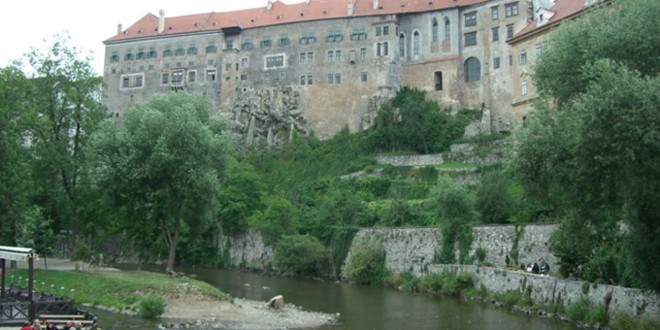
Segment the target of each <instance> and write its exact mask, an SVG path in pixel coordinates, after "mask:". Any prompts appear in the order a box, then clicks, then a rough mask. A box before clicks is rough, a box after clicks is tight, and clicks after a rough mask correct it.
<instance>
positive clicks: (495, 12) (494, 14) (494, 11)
mask: <svg viewBox="0 0 660 330" xmlns="http://www.w3.org/2000/svg"><path fill="white" fill-rule="evenodd" d="M490 17H491V18H492V19H493V21H497V20H498V19H500V9H499V8H498V7H497V6H495V7H490Z"/></svg>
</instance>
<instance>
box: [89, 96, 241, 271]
mask: <svg viewBox="0 0 660 330" xmlns="http://www.w3.org/2000/svg"><path fill="white" fill-rule="evenodd" d="M232 146H233V142H232V139H231V136H230V134H229V129H228V122H227V121H226V120H225V119H223V118H221V117H219V116H216V115H214V114H213V113H212V111H211V105H210V103H209V102H208V100H207V99H206V98H204V97H202V96H197V95H192V94H188V93H171V94H166V95H156V96H154V97H153V98H152V99H151V100H150V101H149V102H147V103H145V104H137V105H135V106H133V107H132V108H130V109H128V110H127V112H126V114H125V116H124V117H123V120H122V121H117V122H115V121H112V120H108V121H106V122H104V123H103V124H102V125H101V127H100V129H99V131H98V132H97V133H96V135H95V137H94V140H93V145H92V158H91V160H92V163H93V165H92V171H91V174H90V175H91V177H92V178H93V181H94V182H95V185H96V187H98V189H99V190H101V191H103V192H104V194H105V195H106V196H107V197H109V200H110V201H112V203H113V205H114V206H115V207H116V210H118V212H121V213H122V219H123V221H122V226H123V227H124V229H125V232H126V233H127V234H128V235H129V236H132V238H133V240H134V241H142V242H143V243H145V245H143V247H146V246H148V245H146V244H149V243H152V242H148V240H149V233H150V232H153V231H158V232H159V233H160V236H161V238H162V240H163V242H164V244H165V246H166V247H167V249H168V258H167V268H166V270H167V271H168V272H169V271H172V270H173V268H174V262H175V259H176V249H177V243H178V242H179V236H180V235H181V233H182V229H183V228H184V227H185V229H186V230H196V229H197V230H200V229H203V228H205V224H208V222H209V221H211V220H212V219H213V213H214V210H215V209H216V208H217V205H216V204H217V200H218V196H219V195H220V186H221V184H220V183H221V176H222V175H223V173H224V172H225V167H226V164H227V159H228V156H229V155H230V152H231V149H232Z"/></svg>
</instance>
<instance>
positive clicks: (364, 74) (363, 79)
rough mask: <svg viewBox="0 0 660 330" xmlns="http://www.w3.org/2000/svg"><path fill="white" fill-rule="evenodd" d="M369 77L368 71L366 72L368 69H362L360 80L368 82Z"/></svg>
mask: <svg viewBox="0 0 660 330" xmlns="http://www.w3.org/2000/svg"><path fill="white" fill-rule="evenodd" d="M367 78H368V76H367V72H366V71H362V72H360V81H361V82H367Z"/></svg>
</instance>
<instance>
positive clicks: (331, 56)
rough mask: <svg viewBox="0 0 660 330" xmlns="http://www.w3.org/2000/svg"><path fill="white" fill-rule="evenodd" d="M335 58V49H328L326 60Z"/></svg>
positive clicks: (330, 60)
mask: <svg viewBox="0 0 660 330" xmlns="http://www.w3.org/2000/svg"><path fill="white" fill-rule="evenodd" d="M334 60H335V51H334V50H329V51H328V58H327V61H328V62H333V61H334Z"/></svg>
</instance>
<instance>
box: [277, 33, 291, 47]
mask: <svg viewBox="0 0 660 330" xmlns="http://www.w3.org/2000/svg"><path fill="white" fill-rule="evenodd" d="M289 44H290V42H289V37H288V36H287V35H286V34H283V35H280V38H279V39H278V40H277V45H278V46H280V47H285V46H288V45H289Z"/></svg>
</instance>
